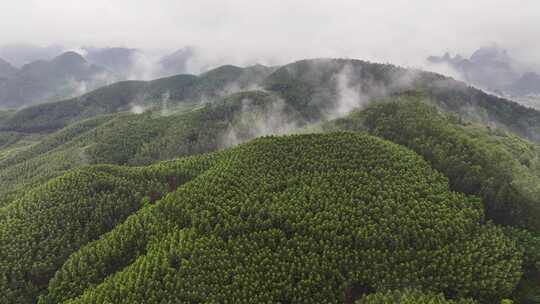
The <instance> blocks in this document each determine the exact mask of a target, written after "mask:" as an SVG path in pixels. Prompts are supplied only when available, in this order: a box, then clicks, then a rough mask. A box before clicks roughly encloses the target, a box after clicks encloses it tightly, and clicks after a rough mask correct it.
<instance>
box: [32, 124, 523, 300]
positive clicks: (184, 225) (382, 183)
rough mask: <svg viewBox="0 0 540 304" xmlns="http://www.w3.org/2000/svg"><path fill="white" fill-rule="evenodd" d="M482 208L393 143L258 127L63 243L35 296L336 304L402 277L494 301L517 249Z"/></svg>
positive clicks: (515, 264)
mask: <svg viewBox="0 0 540 304" xmlns="http://www.w3.org/2000/svg"><path fill="white" fill-rule="evenodd" d="M166 164H167V163H166ZM166 164H165V165H166ZM168 164H171V163H168ZM482 218H483V212H482V208H481V205H480V203H479V201H478V200H477V199H475V198H472V197H467V196H464V195H461V194H458V193H453V192H450V191H449V190H448V184H447V180H446V179H445V178H444V177H443V176H442V175H440V174H439V173H437V172H435V171H433V170H432V169H431V168H430V167H429V165H428V164H427V163H426V162H425V161H423V160H422V159H421V158H419V157H418V156H417V155H415V154H414V153H413V152H411V151H408V150H407V149H404V148H401V147H399V146H397V145H394V144H391V143H389V142H386V141H383V140H380V139H377V138H374V137H370V136H364V135H355V134H350V133H332V134H327V135H302V136H298V135H297V136H288V137H269V138H263V139H258V140H255V141H253V142H250V143H248V144H244V145H241V146H239V147H237V148H234V149H229V150H225V151H224V152H221V153H220V154H217V155H215V162H213V163H212V164H210V166H209V167H208V169H207V170H206V171H204V172H203V173H201V174H198V175H197V176H196V177H195V178H193V179H191V180H190V181H189V182H187V183H185V184H183V185H181V186H180V187H179V188H178V189H177V190H176V191H175V192H173V193H171V194H169V195H167V196H165V197H164V198H163V199H162V200H160V201H157V202H156V203H155V204H154V205H152V206H149V207H147V208H143V209H142V210H141V211H139V212H138V213H136V214H134V215H132V216H131V217H129V218H128V219H127V220H126V221H125V222H124V223H122V224H120V225H119V226H117V227H116V228H115V229H113V230H112V231H111V232H110V233H107V234H105V235H104V236H103V237H102V238H100V239H99V240H97V241H95V242H92V243H89V244H88V245H86V246H84V247H83V248H82V249H81V250H79V251H78V252H77V253H75V254H73V255H72V256H71V257H70V258H69V259H68V260H67V261H66V262H65V263H64V264H63V266H62V267H61V268H60V269H59V270H58V271H57V272H56V275H55V277H54V278H53V279H52V280H51V282H50V283H49V288H48V294H47V295H46V296H44V297H42V299H41V303H57V302H63V301H67V303H142V302H149V303H154V302H156V303H157V302H163V301H164V302H171V303H182V302H200V301H208V302H223V301H225V300H226V299H235V301H238V302H245V303H248V302H249V303H252V302H265V303H267V302H291V303H324V302H332V303H338V302H342V301H344V300H345V299H347V298H349V297H357V296H359V295H360V294H362V293H364V292H368V291H375V290H385V289H388V288H402V287H409V286H412V287H417V288H420V289H427V290H434V291H437V292H443V293H445V294H447V295H450V296H454V297H475V298H478V299H483V300H491V299H499V298H502V297H504V296H507V295H508V294H510V292H511V291H512V290H513V289H514V287H515V285H516V284H517V282H518V280H519V278H520V277H521V263H522V262H521V254H520V252H519V250H518V248H517V247H516V246H515V243H514V242H513V241H511V240H510V239H508V238H507V237H506V236H505V235H504V234H503V232H502V231H501V230H500V229H499V228H496V227H495V226H493V225H492V224H489V223H487V224H484V223H483V221H482ZM70 299H71V300H70ZM68 300H69V301H68Z"/></svg>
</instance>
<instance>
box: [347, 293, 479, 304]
mask: <svg viewBox="0 0 540 304" xmlns="http://www.w3.org/2000/svg"><path fill="white" fill-rule="evenodd" d="M355 303H356V304H395V303H402V304H434V303H437V304H475V303H477V302H475V301H473V300H467V299H463V300H461V299H460V300H456V301H454V300H447V299H445V297H444V295H442V294H433V293H423V292H421V291H418V290H410V289H406V290H392V291H385V292H379V293H374V294H369V295H366V296H364V297H362V298H361V299H360V300H358V301H356V302H355Z"/></svg>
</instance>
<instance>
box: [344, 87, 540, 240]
mask: <svg viewBox="0 0 540 304" xmlns="http://www.w3.org/2000/svg"><path fill="white" fill-rule="evenodd" d="M422 98H423V97H422V95H421V94H420V95H411V96H403V97H397V98H394V99H393V100H390V101H389V102H384V103H381V104H378V105H375V106H372V107H370V108H368V109H366V110H365V111H363V112H360V113H356V114H352V115H351V116H350V117H349V118H344V119H341V120H338V121H336V122H335V127H336V128H339V129H345V130H365V131H367V132H369V133H370V134H373V135H376V136H380V137H383V138H386V139H388V140H390V141H393V142H395V143H398V144H401V145H404V146H406V147H409V148H411V149H412V150H414V151H415V152H416V153H418V154H420V155H422V156H423V157H424V158H425V159H426V160H428V161H429V162H430V163H431V164H432V166H433V167H434V168H435V169H437V170H439V171H441V172H442V173H444V174H445V175H446V176H447V177H448V178H449V180H450V186H451V188H452V189H453V190H455V191H459V192H463V193H467V194H474V195H478V196H480V197H482V199H483V201H484V202H485V208H486V213H487V216H488V217H489V218H490V219H493V220H494V221H495V222H497V223H499V224H505V225H514V226H520V227H525V228H529V229H532V230H534V231H540V175H539V172H538V164H539V159H538V157H539V154H538V153H537V152H538V148H537V147H536V146H534V145H532V144H530V143H528V142H526V141H524V140H522V139H519V138H517V137H516V136H513V135H510V134H508V133H506V132H504V131H501V130H491V129H489V128H485V127H483V126H476V125H471V124H463V123H461V122H460V121H459V120H458V119H456V118H455V117H452V116H451V117H445V115H444V114H441V113H439V112H438V110H437V109H436V108H435V107H432V106H429V105H427V104H426V103H424V102H422V101H421V100H422ZM521 151H526V152H527V153H523V152H521ZM516 155H520V156H519V157H520V158H519V159H516Z"/></svg>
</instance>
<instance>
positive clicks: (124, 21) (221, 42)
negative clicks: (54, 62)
mask: <svg viewBox="0 0 540 304" xmlns="http://www.w3.org/2000/svg"><path fill="white" fill-rule="evenodd" d="M0 1H1V2H2V5H1V6H0V7H1V9H0V45H5V44H12V43H33V44H38V45H49V44H63V45H68V46H71V47H75V46H80V45H93V46H128V47H137V48H152V49H175V48H179V47H182V46H185V45H196V46H199V47H200V48H201V49H204V50H205V52H207V56H212V57H214V58H220V59H223V60H226V61H230V62H231V63H236V64H242V63H246V62H253V61H260V62H262V63H282V62H286V61H291V60H294V59H299V58H307V57H351V58H360V59H368V60H374V61H379V62H393V63H397V64H401V65H408V66H415V65H417V64H419V62H421V61H422V60H423V59H424V58H425V57H426V56H427V55H431V54H439V53H442V52H444V51H446V50H449V51H452V52H461V53H464V54H466V55H468V54H470V52H472V51H473V50H474V49H476V48H478V47H480V46H483V45H489V44H492V43H497V44H498V45H500V46H502V47H505V48H508V49H509V50H510V51H512V52H513V53H515V54H519V55H520V56H521V57H522V58H523V59H525V60H531V61H536V62H540V1H539V0H453V1H446V0H356V1H354V0H349V1H346V0H326V1H316V0H281V1H278V0H264V1H259V0H190V1H185V0H177V1H174V0H16V1H15V0H13V1H12V0H0Z"/></svg>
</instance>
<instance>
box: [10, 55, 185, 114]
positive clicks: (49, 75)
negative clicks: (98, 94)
mask: <svg viewBox="0 0 540 304" xmlns="http://www.w3.org/2000/svg"><path fill="white" fill-rule="evenodd" d="M52 54H55V55H54V56H52V57H51V55H52ZM2 55H5V58H3V57H2ZM194 55H195V52H194V49H193V48H182V49H180V50H177V51H175V52H173V53H171V54H168V55H165V56H155V55H151V54H148V53H146V52H144V51H142V50H138V49H133V48H122V47H111V48H94V47H85V48H82V49H80V50H76V51H67V52H62V51H61V50H60V48H59V47H46V48H42V47H32V46H10V47H0V108H20V107H24V106H28V105H32V104H38V103H43V102H47V101H55V100H60V99H64V98H69V97H72V96H76V95H80V94H83V93H85V92H87V91H90V90H93V89H96V88H98V87H100V86H104V85H107V84H111V83H113V82H116V81H121V80H142V79H154V78H158V77H164V76H172V75H176V74H184V73H187V72H188V61H189V60H190V59H191V58H192V57H193V56H194Z"/></svg>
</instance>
